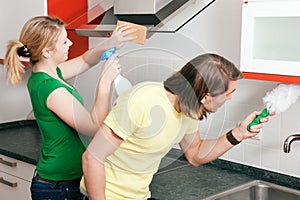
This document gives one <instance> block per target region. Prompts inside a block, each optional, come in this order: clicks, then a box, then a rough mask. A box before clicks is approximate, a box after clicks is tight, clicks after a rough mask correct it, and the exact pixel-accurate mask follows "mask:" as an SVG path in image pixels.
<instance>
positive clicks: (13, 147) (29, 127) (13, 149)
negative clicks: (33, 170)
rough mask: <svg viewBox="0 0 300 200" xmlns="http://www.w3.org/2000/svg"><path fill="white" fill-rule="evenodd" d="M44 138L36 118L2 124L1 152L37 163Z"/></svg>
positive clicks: (0, 126) (0, 136) (0, 125)
mask: <svg viewBox="0 0 300 200" xmlns="http://www.w3.org/2000/svg"><path fill="white" fill-rule="evenodd" d="M41 144H42V139H41V134H40V131H39V128H38V126H37V123H36V121H35V120H22V121H15V122H8V123H3V124H0V154H2V155H5V156H9V157H11V158H15V159H18V160H21V161H24V162H27V163H30V164H33V165H36V164H37V161H38V159H39V155H40V149H41Z"/></svg>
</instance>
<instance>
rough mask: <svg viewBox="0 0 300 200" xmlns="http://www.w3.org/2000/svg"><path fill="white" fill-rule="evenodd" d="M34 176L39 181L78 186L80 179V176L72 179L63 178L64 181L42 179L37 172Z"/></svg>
mask: <svg viewBox="0 0 300 200" xmlns="http://www.w3.org/2000/svg"><path fill="white" fill-rule="evenodd" d="M35 177H36V178H37V179H38V180H39V181H41V182H46V183H53V182H56V183H57V184H58V185H70V186H79V185H80V181H81V178H78V179H73V180H65V181H53V180H48V179H44V178H42V177H40V176H39V175H38V174H36V176H35Z"/></svg>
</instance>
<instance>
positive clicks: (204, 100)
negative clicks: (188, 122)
mask: <svg viewBox="0 0 300 200" xmlns="http://www.w3.org/2000/svg"><path fill="white" fill-rule="evenodd" d="M209 98H210V94H209V93H206V95H205V96H204V97H203V98H202V99H201V103H202V104H204V103H205V102H206V101H207V100H208V99H209Z"/></svg>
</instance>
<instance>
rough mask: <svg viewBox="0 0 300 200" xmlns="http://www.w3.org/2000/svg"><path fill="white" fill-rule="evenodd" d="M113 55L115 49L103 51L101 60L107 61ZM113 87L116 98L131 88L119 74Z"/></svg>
mask: <svg viewBox="0 0 300 200" xmlns="http://www.w3.org/2000/svg"><path fill="white" fill-rule="evenodd" d="M114 53H116V48H115V47H113V48H110V49H108V50H106V51H104V52H103V53H102V55H101V60H107V59H109V58H110V57H111V56H112V55H113V54H114ZM114 85H115V89H116V92H117V95H118V96H120V95H121V94H122V93H123V92H125V91H126V90H128V89H129V88H131V87H132V85H131V83H130V82H129V81H128V80H127V79H126V78H125V77H124V76H122V75H120V74H119V75H118V76H117V77H116V79H115V80H114Z"/></svg>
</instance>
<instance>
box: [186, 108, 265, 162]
mask: <svg viewBox="0 0 300 200" xmlns="http://www.w3.org/2000/svg"><path fill="white" fill-rule="evenodd" d="M260 113H261V112H257V111H255V112H253V113H251V114H250V115H249V116H248V117H246V118H245V119H244V120H243V121H242V122H241V123H240V124H239V125H238V126H237V127H236V128H234V129H233V130H232V135H233V136H234V137H235V138H236V140H238V141H242V140H244V139H247V138H251V137H254V136H256V135H257V134H258V133H259V132H260V129H261V128H262V124H258V125H255V126H252V128H251V132H249V131H248V130H247V125H248V124H249V123H250V122H251V121H252V120H253V119H254V118H255V117H256V116H257V115H258V114H260ZM267 121H268V118H262V119H261V123H265V122H267ZM233 146H234V145H232V144H231V143H230V142H229V141H228V139H227V137H226V134H225V135H223V136H221V137H219V138H217V139H215V140H201V138H200V134H199V132H198V131H197V132H196V133H194V134H190V135H185V136H184V138H183V139H182V141H181V142H180V147H181V149H182V150H183V152H184V155H185V157H186V158H187V160H188V161H189V163H190V164H191V165H193V166H199V165H202V164H205V163H208V162H211V161H213V160H215V159H217V158H218V157H220V156H221V155H223V154H224V153H226V152H227V151H228V150H229V149H231V148H232V147H233Z"/></svg>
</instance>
